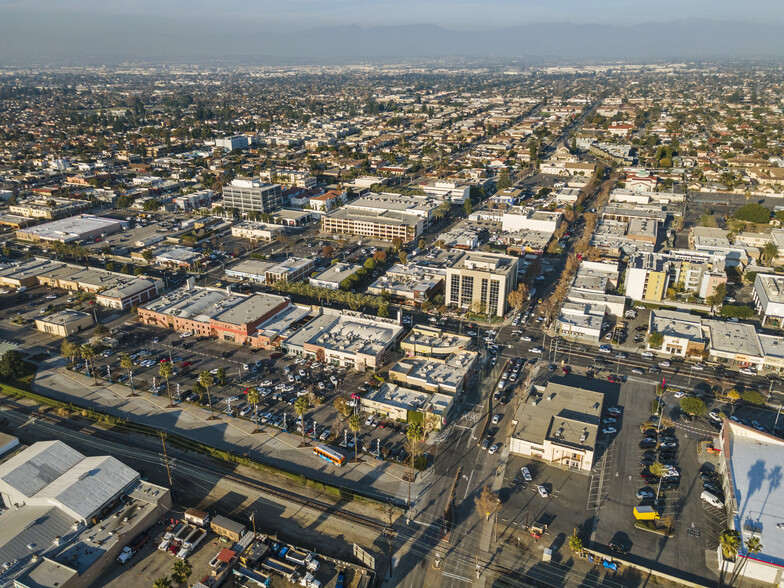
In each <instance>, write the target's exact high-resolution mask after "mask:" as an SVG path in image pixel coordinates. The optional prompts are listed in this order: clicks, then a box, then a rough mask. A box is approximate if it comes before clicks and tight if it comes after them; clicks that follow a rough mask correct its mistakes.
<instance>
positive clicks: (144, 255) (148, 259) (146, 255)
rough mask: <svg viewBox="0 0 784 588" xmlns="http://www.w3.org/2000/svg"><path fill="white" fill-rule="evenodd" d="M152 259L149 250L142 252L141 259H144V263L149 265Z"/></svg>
mask: <svg viewBox="0 0 784 588" xmlns="http://www.w3.org/2000/svg"><path fill="white" fill-rule="evenodd" d="M152 258H153V254H152V251H150V250H149V249H145V250H144V251H142V259H144V261H146V262H147V263H150V262H151V261H152Z"/></svg>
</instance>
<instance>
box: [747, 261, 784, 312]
mask: <svg viewBox="0 0 784 588" xmlns="http://www.w3.org/2000/svg"><path fill="white" fill-rule="evenodd" d="M753 297H754V304H755V305H756V307H757V311H758V312H760V313H761V314H762V322H763V323H765V322H767V321H768V320H769V319H774V320H775V321H776V322H778V323H779V324H781V321H782V319H784V276H777V275H775V274H762V273H760V274H757V277H756V278H754V292H753Z"/></svg>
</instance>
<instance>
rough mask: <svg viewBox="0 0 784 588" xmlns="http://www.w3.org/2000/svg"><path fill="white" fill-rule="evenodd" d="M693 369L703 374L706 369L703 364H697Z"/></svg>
mask: <svg viewBox="0 0 784 588" xmlns="http://www.w3.org/2000/svg"><path fill="white" fill-rule="evenodd" d="M691 369H693V370H697V371H698V372H701V371H702V370H704V369H705V366H704V365H702V364H701V363H695V364H694V365H693V366H691Z"/></svg>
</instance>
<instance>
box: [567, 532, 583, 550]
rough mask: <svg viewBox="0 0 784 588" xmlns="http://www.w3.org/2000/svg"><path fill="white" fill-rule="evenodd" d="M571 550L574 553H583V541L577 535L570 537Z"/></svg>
mask: <svg viewBox="0 0 784 588" xmlns="http://www.w3.org/2000/svg"><path fill="white" fill-rule="evenodd" d="M569 549H571V550H572V551H573V552H574V553H578V554H579V553H582V552H583V540H582V539H580V538H579V537H578V536H577V535H572V536H571V537H569Z"/></svg>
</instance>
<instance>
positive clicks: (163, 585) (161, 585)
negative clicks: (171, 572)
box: [152, 578, 172, 588]
mask: <svg viewBox="0 0 784 588" xmlns="http://www.w3.org/2000/svg"><path fill="white" fill-rule="evenodd" d="M152 588H172V583H171V580H169V578H158V579H157V580H155V582H153V583H152Z"/></svg>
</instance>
